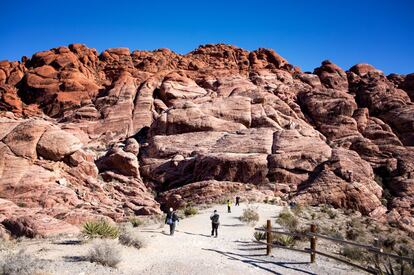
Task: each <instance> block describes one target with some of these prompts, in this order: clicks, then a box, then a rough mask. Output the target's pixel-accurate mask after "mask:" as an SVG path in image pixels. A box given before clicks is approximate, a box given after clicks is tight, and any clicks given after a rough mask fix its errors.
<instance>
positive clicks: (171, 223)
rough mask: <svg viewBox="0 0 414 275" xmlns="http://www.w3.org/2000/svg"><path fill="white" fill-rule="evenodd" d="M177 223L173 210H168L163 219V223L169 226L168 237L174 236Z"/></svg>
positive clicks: (176, 216) (177, 219)
mask: <svg viewBox="0 0 414 275" xmlns="http://www.w3.org/2000/svg"><path fill="white" fill-rule="evenodd" d="M178 221H179V218H178V215H177V213H175V211H174V209H172V208H170V211H168V213H167V217H165V223H166V224H168V225H169V226H170V235H171V236H173V235H174V231H175V226H176V225H177V222H178Z"/></svg>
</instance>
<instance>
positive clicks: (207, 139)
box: [0, 44, 414, 236]
mask: <svg viewBox="0 0 414 275" xmlns="http://www.w3.org/2000/svg"><path fill="white" fill-rule="evenodd" d="M412 100H414V74H411V75H406V76H404V75H396V74H392V75H389V76H385V75H384V74H383V73H382V72H381V71H380V70H378V69H376V68H374V67H372V66H370V65H368V64H358V65H355V66H354V67H352V68H351V69H350V70H349V71H344V70H343V69H341V68H339V67H338V66H336V65H335V64H333V63H332V62H330V61H324V62H322V64H321V66H320V67H319V68H316V69H315V70H314V72H313V73H304V72H301V70H300V69H299V68H298V67H295V66H293V65H291V64H289V63H288V61H287V60H285V59H284V58H282V57H281V56H279V55H278V54H276V53H275V52H274V51H272V50H268V49H258V50H256V51H252V52H248V51H245V50H243V49H240V48H237V47H233V46H228V45H223V44H219V45H205V46H201V47H199V48H198V49H196V50H194V51H192V52H190V53H188V54H186V55H179V54H176V53H174V52H172V51H170V50H168V49H160V50H156V51H133V52H130V51H129V50H128V49H124V48H117V49H108V50H106V51H104V52H102V53H101V54H99V53H98V52H97V51H96V50H94V49H90V48H87V47H86V46H84V45H80V44H73V45H69V47H59V48H54V49H51V50H48V51H44V52H39V53H36V54H34V55H33V56H32V57H31V58H27V57H23V58H22V61H21V62H8V61H3V62H0V234H1V232H8V231H12V232H13V233H14V234H17V235H27V236H34V235H50V234H58V233H64V232H74V231H76V227H73V226H72V225H76V224H80V223H82V222H83V221H85V220H88V219H93V218H98V217H105V218H110V219H113V220H115V221H121V220H124V219H126V218H127V217H128V216H130V215H134V214H135V215H150V214H155V213H160V206H161V205H160V203H161V204H162V205H166V204H167V205H168V204H169V205H174V206H180V205H183V204H184V203H185V202H186V201H193V202H202V201H205V200H206V201H213V200H214V199H217V198H219V197H220V196H221V195H226V194H229V193H232V194H233V193H237V192H243V193H244V194H245V195H246V196H249V198H261V199H262V198H264V197H265V196H269V197H271V196H278V197H283V198H285V199H288V200H295V201H298V202H301V203H307V204H313V205H315V204H319V203H328V204H331V205H333V206H335V207H341V208H353V209H357V210H359V211H360V212H362V213H363V214H365V215H370V216H372V217H374V218H377V219H379V220H384V221H386V220H388V221H391V222H394V223H397V224H399V226H401V227H403V228H405V229H407V230H414V217H413V216H414V147H413V146H414V104H413V103H412Z"/></svg>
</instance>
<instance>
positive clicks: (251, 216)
mask: <svg viewBox="0 0 414 275" xmlns="http://www.w3.org/2000/svg"><path fill="white" fill-rule="evenodd" d="M259 218H260V216H259V212H258V211H257V208H253V207H248V208H246V209H244V210H243V214H242V215H241V216H240V217H239V219H240V220H241V221H242V222H245V223H247V224H255V223H256V222H258V221H259Z"/></svg>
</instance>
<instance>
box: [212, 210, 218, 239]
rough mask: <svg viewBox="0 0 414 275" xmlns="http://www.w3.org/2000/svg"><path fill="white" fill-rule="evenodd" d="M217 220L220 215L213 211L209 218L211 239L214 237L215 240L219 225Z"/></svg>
mask: <svg viewBox="0 0 414 275" xmlns="http://www.w3.org/2000/svg"><path fill="white" fill-rule="evenodd" d="M219 218H220V215H219V214H217V210H214V213H213V214H212V215H211V216H210V220H211V236H212V237H213V236H214V235H215V237H216V238H217V230H218V227H219V224H220V221H219Z"/></svg>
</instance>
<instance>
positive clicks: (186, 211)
mask: <svg viewBox="0 0 414 275" xmlns="http://www.w3.org/2000/svg"><path fill="white" fill-rule="evenodd" d="M197 213H198V209H197V208H195V207H192V206H189V207H186V208H185V209H184V215H185V216H186V217H188V216H193V215H196V214H197Z"/></svg>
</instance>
